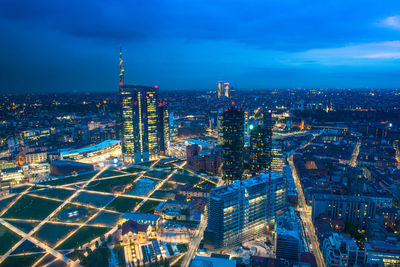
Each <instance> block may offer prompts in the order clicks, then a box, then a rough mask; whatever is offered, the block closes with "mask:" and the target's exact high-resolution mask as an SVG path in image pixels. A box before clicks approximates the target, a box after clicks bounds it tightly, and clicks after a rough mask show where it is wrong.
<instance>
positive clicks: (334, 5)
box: [0, 1, 400, 93]
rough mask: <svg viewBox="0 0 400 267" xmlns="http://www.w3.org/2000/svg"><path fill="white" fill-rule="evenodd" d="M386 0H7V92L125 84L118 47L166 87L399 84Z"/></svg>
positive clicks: (398, 47) (1, 81) (392, 6)
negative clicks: (132, 0) (19, 2)
mask: <svg viewBox="0 0 400 267" xmlns="http://www.w3.org/2000/svg"><path fill="white" fill-rule="evenodd" d="M385 3H386V5H382V4H379V3H374V2H372V1H371V2H369V3H367V4H366V3H365V2H361V1H352V3H346V2H344V1H335V2H330V3H321V2H320V1H312V2H309V3H307V4H304V3H302V2H301V1H285V2H280V3H279V4H277V3H273V2H271V1H267V2H265V1H254V2H252V3H251V4H246V5H244V4H243V3H242V2H241V1H236V2H226V1H218V2H217V3H214V2H213V3H208V2H190V3H179V2H168V3H164V2H162V1H159V2H155V3H151V4H149V3H135V4H132V3H128V2H121V3H113V4H110V3H106V2H104V1H96V2H85V3H81V2H74V1H72V2H71V1H69V2H68V3H67V2H55V3H53V2H49V1H39V2H37V1H35V2H29V1H24V2H23V3H22V5H18V7H17V5H15V3H14V2H12V1H3V2H2V4H1V6H2V8H1V9H0V10H1V11H0V22H1V25H2V26H1V27H0V32H1V33H2V35H3V36H7V38H4V39H3V41H2V42H1V44H0V48H1V49H2V50H3V51H7V52H6V53H2V54H1V62H3V64H1V66H0V67H1V69H2V74H1V76H0V77H1V78H0V93H9V92H13V93H22V92H31V93H40V92H92V91H104V92H111V91H116V90H117V86H116V85H117V84H118V57H117V55H118V49H119V47H120V45H122V46H123V49H124V58H125V60H126V61H125V67H126V69H127V70H129V73H130V75H128V76H127V77H126V80H127V83H131V84H148V85H155V84H157V85H159V86H160V90H174V89H178V90H180V89H195V90H199V89H208V90H210V89H215V88H216V87H217V85H216V83H217V81H219V80H224V81H230V82H231V84H232V86H234V87H235V88H236V89H239V90H243V89H269V88H296V87H302V88H313V87H316V88H374V87H376V88H395V87H397V86H398V85H399V84H398V79H397V72H398V67H397V61H398V59H399V57H400V41H398V38H399V33H400V15H399V14H398V13H396V5H398V3H396V2H395V1H385ZM21 6H22V7H23V8H21ZM189 11H190V12H189ZM132 14H138V15H137V16H132ZM189 14H190V16H189ZM72 18H73V19H72Z"/></svg>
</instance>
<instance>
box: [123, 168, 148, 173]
mask: <svg viewBox="0 0 400 267" xmlns="http://www.w3.org/2000/svg"><path fill="white" fill-rule="evenodd" d="M145 170H146V168H138V167H130V168H127V169H125V170H123V171H125V172H130V173H134V172H142V171H145Z"/></svg>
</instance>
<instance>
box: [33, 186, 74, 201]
mask: <svg viewBox="0 0 400 267" xmlns="http://www.w3.org/2000/svg"><path fill="white" fill-rule="evenodd" d="M30 193H32V194H35V195H39V196H46V197H50V198H57V199H60V200H65V199H67V198H69V197H70V196H71V195H72V194H73V193H74V191H73V190H67V189H58V188H42V189H39V190H37V191H34V192H30Z"/></svg>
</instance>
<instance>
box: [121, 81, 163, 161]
mask: <svg viewBox="0 0 400 267" xmlns="http://www.w3.org/2000/svg"><path fill="white" fill-rule="evenodd" d="M120 95H121V106H122V132H121V133H122V138H121V139H122V153H123V158H124V162H126V163H136V162H143V161H148V160H154V159H157V158H158V157H159V155H160V146H159V141H158V136H159V132H158V131H159V130H158V128H159V123H158V119H159V118H158V117H159V116H158V107H157V103H158V88H157V86H155V87H149V86H136V85H122V86H120Z"/></svg>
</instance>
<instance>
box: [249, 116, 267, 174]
mask: <svg viewBox="0 0 400 267" xmlns="http://www.w3.org/2000/svg"><path fill="white" fill-rule="evenodd" d="M271 146H272V118H271V113H269V112H265V113H264V114H263V120H262V122H261V123H259V124H258V125H257V126H255V127H254V128H253V129H252V130H251V133H250V170H251V171H252V173H253V174H259V173H261V172H266V171H267V170H269V169H270V168H271V161H272V154H271Z"/></svg>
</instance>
